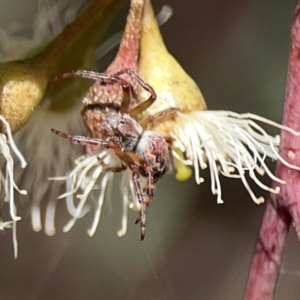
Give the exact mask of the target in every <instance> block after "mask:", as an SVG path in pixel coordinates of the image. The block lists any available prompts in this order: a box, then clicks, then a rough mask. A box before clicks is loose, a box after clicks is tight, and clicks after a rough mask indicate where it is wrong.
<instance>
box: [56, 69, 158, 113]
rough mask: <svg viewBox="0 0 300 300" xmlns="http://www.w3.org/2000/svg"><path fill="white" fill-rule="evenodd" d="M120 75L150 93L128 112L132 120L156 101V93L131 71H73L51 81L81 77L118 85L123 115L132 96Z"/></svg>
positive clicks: (130, 88) (130, 87) (127, 84)
mask: <svg viewBox="0 0 300 300" xmlns="http://www.w3.org/2000/svg"><path fill="white" fill-rule="evenodd" d="M122 74H128V75H129V76H131V77H132V78H133V79H135V80H136V82H137V83H138V84H139V85H140V86H141V87H142V88H143V89H145V90H146V91H148V92H149V93H150V97H149V98H148V99H147V100H146V101H144V102H142V103H141V104H139V105H138V106H136V107H135V108H133V109H132V110H130V111H129V115H130V116H131V117H132V118H134V117H136V116H137V115H138V114H140V113H141V112H143V111H144V110H146V109H147V108H148V107H149V106H150V105H152V104H153V102H154V101H155V100H156V93H155V91H154V89H153V88H152V87H151V86H150V85H149V84H147V83H146V82H145V81H144V80H143V79H142V78H141V77H139V76H138V74H137V73H135V72H134V71H132V70H131V69H124V70H121V71H119V72H117V73H114V74H111V75H110V74H105V73H99V72H94V71H85V70H78V71H73V72H70V73H63V74H61V75H58V76H56V77H54V79H53V80H54V81H55V80H60V79H64V78H72V77H83V78H87V79H93V80H97V81H99V80H100V81H102V82H103V83H107V84H113V83H119V84H120V85H121V86H122V88H123V91H124V95H125V102H124V104H123V103H122V106H121V112H122V113H124V112H128V107H129V102H130V95H131V94H132V86H131V85H130V84H129V83H128V82H127V81H126V80H124V79H122V78H121V77H119V76H120V75H122ZM123 101H124V100H123Z"/></svg>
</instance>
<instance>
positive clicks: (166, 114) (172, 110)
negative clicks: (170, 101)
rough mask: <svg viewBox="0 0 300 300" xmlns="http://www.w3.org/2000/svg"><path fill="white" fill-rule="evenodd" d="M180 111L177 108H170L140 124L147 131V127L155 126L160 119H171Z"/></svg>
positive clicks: (145, 119)
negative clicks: (149, 125)
mask: <svg viewBox="0 0 300 300" xmlns="http://www.w3.org/2000/svg"><path fill="white" fill-rule="evenodd" d="M178 111H180V110H179V108H177V107H170V108H167V109H164V110H162V111H160V112H158V113H156V114H154V115H151V116H148V117H146V118H144V119H142V120H141V121H140V122H139V124H140V125H141V126H142V127H143V129H145V128H146V127H147V125H148V124H149V123H150V124H151V125H154V123H155V122H156V121H158V120H159V119H162V118H165V117H171V116H172V115H173V114H174V113H175V112H178Z"/></svg>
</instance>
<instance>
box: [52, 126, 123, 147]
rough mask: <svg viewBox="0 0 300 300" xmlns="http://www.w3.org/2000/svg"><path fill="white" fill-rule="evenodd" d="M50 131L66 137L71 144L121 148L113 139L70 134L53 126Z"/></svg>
mask: <svg viewBox="0 0 300 300" xmlns="http://www.w3.org/2000/svg"><path fill="white" fill-rule="evenodd" d="M51 131H52V132H53V133H55V134H57V135H58V136H61V137H63V138H65V139H67V140H68V141H70V142H71V143H72V144H80V145H83V146H87V145H91V146H96V147H102V148H105V149H112V150H120V151H121V150H122V148H121V145H120V144H119V143H116V142H113V141H103V140H100V139H95V138H90V137H85V136H81V135H70V134H66V133H64V132H62V131H59V130H57V129H53V128H51Z"/></svg>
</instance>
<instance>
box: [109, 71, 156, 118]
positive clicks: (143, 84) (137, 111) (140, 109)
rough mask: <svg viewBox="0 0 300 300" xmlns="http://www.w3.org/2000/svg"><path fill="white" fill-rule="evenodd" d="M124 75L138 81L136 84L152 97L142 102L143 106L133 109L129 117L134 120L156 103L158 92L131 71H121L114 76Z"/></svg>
mask: <svg viewBox="0 0 300 300" xmlns="http://www.w3.org/2000/svg"><path fill="white" fill-rule="evenodd" d="M122 74H128V75H129V76H131V77H132V78H133V79H135V80H136V82H137V83H138V84H139V85H140V86H141V87H142V88H143V89H144V90H146V91H147V92H149V93H150V96H149V98H148V99H147V100H146V101H144V102H142V103H141V104H139V105H138V106H136V107H135V108H133V109H132V110H130V111H129V115H130V116H131V117H132V118H134V117H136V116H137V115H139V114H140V113H141V112H143V111H144V110H146V109H147V108H148V107H149V106H151V105H152V104H153V103H154V101H155V100H156V98H157V96H156V92H155V90H154V89H153V87H152V86H151V85H149V84H147V83H146V82H145V81H144V80H143V79H142V78H141V77H140V76H139V75H138V74H137V73H136V72H134V71H132V70H131V69H124V70H121V71H119V72H117V73H114V74H113V75H114V76H119V75H122Z"/></svg>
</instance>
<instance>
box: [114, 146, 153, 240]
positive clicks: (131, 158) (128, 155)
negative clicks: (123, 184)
mask: <svg viewBox="0 0 300 300" xmlns="http://www.w3.org/2000/svg"><path fill="white" fill-rule="evenodd" d="M115 153H116V155H117V156H118V157H119V158H120V159H121V160H123V161H124V162H125V163H126V164H127V165H128V167H129V168H130V169H131V170H132V181H133V184H134V186H135V189H136V194H137V198H138V201H139V203H140V204H141V209H140V214H139V216H138V219H137V222H136V223H139V222H140V223H141V240H144V238H145V230H146V210H147V207H148V206H149V204H150V202H151V200H152V198H153V190H154V185H153V175H152V168H151V167H150V166H149V164H148V163H147V162H146V161H145V160H143V159H142V158H141V157H139V156H138V155H136V154H135V153H133V152H121V151H115ZM139 167H141V168H143V169H144V170H145V173H146V174H147V188H146V194H147V198H146V200H145V199H144V196H143V191H142V188H141V185H140V181H139V177H140V172H139Z"/></svg>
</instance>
